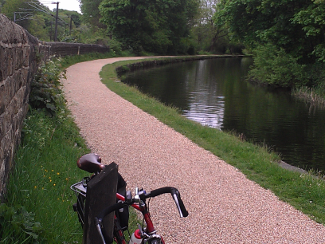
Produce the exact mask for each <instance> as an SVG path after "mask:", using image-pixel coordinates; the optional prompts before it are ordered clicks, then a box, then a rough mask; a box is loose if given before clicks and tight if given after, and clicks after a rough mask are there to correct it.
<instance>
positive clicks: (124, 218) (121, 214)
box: [116, 174, 129, 231]
mask: <svg viewBox="0 0 325 244" xmlns="http://www.w3.org/2000/svg"><path fill="white" fill-rule="evenodd" d="M117 193H119V194H121V195H123V196H124V197H125V196H126V182H125V180H124V179H123V177H122V176H121V175H120V174H118V180H117ZM116 216H117V218H118V219H119V222H120V223H119V224H120V227H121V229H122V230H123V231H124V230H126V229H127V228H128V223H129V206H125V207H124V208H122V209H120V210H118V211H116Z"/></svg>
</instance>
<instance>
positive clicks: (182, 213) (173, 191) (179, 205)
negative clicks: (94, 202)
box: [95, 187, 188, 225]
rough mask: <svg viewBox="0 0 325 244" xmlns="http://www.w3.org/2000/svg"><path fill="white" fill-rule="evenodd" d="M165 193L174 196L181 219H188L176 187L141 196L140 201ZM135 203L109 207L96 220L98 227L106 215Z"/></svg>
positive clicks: (123, 203)
mask: <svg viewBox="0 0 325 244" xmlns="http://www.w3.org/2000/svg"><path fill="white" fill-rule="evenodd" d="M165 193H170V194H171V195H172V197H173V199H174V202H175V204H176V206H177V209H178V211H179V214H180V217H181V218H183V217H187V216H188V211H187V210H186V208H185V205H184V203H183V201H182V199H181V196H180V193H179V191H178V190H177V189H176V188H174V187H162V188H159V189H156V190H153V191H151V192H149V193H147V194H143V195H140V199H141V200H145V199H147V198H151V197H156V196H159V195H162V194H165ZM133 203H134V200H133V201H130V202H127V201H125V202H118V203H115V204H114V205H111V206H109V207H107V208H106V209H104V210H103V211H102V212H101V213H100V214H99V215H98V217H96V218H95V221H96V225H101V223H102V221H103V218H104V217H105V216H106V215H108V214H110V213H111V212H114V211H117V210H119V209H121V208H123V207H124V206H128V205H132V204H133Z"/></svg>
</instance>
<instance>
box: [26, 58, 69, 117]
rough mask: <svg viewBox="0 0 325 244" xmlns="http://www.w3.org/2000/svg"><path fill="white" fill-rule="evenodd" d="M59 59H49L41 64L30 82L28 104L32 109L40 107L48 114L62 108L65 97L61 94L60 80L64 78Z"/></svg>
mask: <svg viewBox="0 0 325 244" xmlns="http://www.w3.org/2000/svg"><path fill="white" fill-rule="evenodd" d="M59 62H60V60H56V61H49V62H47V63H45V64H43V65H41V66H40V67H39V69H38V73H37V74H36V76H35V78H34V80H33V81H32V84H31V93H30V98H29V104H30V106H31V107H32V108H34V109H42V110H44V111H46V112H47V113H49V114H50V115H54V114H56V113H57V112H58V111H59V110H61V109H63V107H64V103H65V99H64V96H63V94H62V90H61V89H60V88H61V82H60V80H61V79H62V78H65V70H64V71H63V72H62V68H61V66H60V64H59Z"/></svg>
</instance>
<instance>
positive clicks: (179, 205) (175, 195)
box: [172, 188, 188, 218]
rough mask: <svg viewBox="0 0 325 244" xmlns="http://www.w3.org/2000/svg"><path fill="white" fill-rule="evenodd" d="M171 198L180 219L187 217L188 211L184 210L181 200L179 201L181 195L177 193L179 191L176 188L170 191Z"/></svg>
mask: <svg viewBox="0 0 325 244" xmlns="http://www.w3.org/2000/svg"><path fill="white" fill-rule="evenodd" d="M172 196H173V198H174V201H175V203H176V206H177V208H178V211H179V215H180V217H181V218H185V217H187V216H188V211H187V210H186V208H185V205H184V203H183V200H182V199H181V194H180V193H179V191H178V190H177V189H176V188H173V189H172Z"/></svg>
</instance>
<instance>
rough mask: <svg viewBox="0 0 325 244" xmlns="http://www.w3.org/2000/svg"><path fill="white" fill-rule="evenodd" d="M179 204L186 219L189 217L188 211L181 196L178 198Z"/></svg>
mask: <svg viewBox="0 0 325 244" xmlns="http://www.w3.org/2000/svg"><path fill="white" fill-rule="evenodd" d="M178 202H179V206H180V208H181V211H182V214H183V217H184V218H186V217H187V216H188V211H187V210H186V208H185V205H184V203H183V201H182V199H181V196H180V195H179V197H178Z"/></svg>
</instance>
